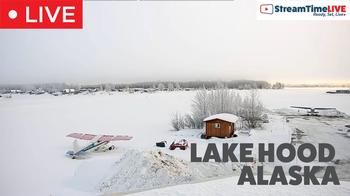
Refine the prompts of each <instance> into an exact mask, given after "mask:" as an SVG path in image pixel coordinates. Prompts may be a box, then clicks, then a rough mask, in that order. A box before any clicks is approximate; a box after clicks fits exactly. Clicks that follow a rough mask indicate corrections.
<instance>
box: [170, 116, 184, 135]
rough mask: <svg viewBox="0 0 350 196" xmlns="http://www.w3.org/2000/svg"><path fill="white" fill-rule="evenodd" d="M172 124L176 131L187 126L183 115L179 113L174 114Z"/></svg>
mask: <svg viewBox="0 0 350 196" xmlns="http://www.w3.org/2000/svg"><path fill="white" fill-rule="evenodd" d="M171 126H172V127H173V128H174V129H175V130H176V131H178V130H180V129H184V128H185V123H184V118H183V117H182V115H181V114H179V113H175V114H174V116H173V118H172V119H171Z"/></svg>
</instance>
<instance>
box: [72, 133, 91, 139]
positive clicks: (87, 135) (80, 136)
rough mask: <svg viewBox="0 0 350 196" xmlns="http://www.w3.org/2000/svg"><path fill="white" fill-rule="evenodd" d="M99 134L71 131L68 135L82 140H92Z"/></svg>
mask: <svg viewBox="0 0 350 196" xmlns="http://www.w3.org/2000/svg"><path fill="white" fill-rule="evenodd" d="M96 136H97V135H93V134H84V133H71V134H68V135H67V137H72V138H75V139H80V140H92V139H94V138H95V137H96Z"/></svg>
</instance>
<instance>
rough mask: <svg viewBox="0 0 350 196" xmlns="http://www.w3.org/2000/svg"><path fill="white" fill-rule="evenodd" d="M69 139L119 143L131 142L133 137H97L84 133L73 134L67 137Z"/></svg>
mask: <svg viewBox="0 0 350 196" xmlns="http://www.w3.org/2000/svg"><path fill="white" fill-rule="evenodd" d="M67 137H72V138H75V139H80V140H92V139H96V137H97V139H96V140H97V141H103V142H110V141H118V140H131V139H132V136H128V135H101V136H99V137H98V136H97V135H94V134H84V133H71V134H69V135H67Z"/></svg>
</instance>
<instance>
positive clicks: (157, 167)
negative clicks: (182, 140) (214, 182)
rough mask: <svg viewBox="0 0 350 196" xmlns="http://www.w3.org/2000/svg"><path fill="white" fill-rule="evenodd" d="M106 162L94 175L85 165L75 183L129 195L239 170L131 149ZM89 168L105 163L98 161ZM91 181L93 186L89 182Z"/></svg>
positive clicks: (98, 190)
mask: <svg viewBox="0 0 350 196" xmlns="http://www.w3.org/2000/svg"><path fill="white" fill-rule="evenodd" d="M101 161H103V160H98V162H101ZM104 163H105V165H104V166H103V168H104V169H102V170H100V171H99V172H95V174H93V175H91V176H86V175H85V174H86V173H90V174H91V168H92V167H90V166H86V165H85V166H83V167H82V166H81V167H80V169H78V170H77V172H76V178H75V180H74V184H76V185H80V186H79V188H80V189H86V190H87V189H89V188H90V189H91V188H92V187H93V189H94V190H93V192H96V193H115V192H128V191H135V190H143V189H149V188H158V187H164V186H169V185H177V184H183V183H189V182H193V181H201V180H205V179H208V178H211V177H217V176H227V175H230V174H232V173H233V171H236V169H233V167H232V164H223V163H191V162H187V161H184V160H181V159H178V158H176V157H174V156H171V155H168V154H166V153H164V152H161V151H138V150H128V151H126V152H125V153H124V154H123V155H122V156H121V157H118V159H117V160H114V161H113V162H110V164H109V165H108V164H106V161H105V162H104ZM88 165H95V166H96V165H101V166H102V165H103V164H101V163H96V162H95V163H88ZM95 168H96V167H95ZM93 176H95V177H93ZM96 176H98V179H97V178H96ZM87 181H88V182H89V184H86V183H85V182H87ZM83 184H85V185H83ZM82 185H83V186H82ZM84 187H85V188H84ZM76 188H78V187H77V186H76Z"/></svg>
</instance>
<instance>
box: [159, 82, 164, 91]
mask: <svg viewBox="0 0 350 196" xmlns="http://www.w3.org/2000/svg"><path fill="white" fill-rule="evenodd" d="M164 88H165V85H164V84H163V83H159V84H158V90H160V91H163V90H164Z"/></svg>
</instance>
